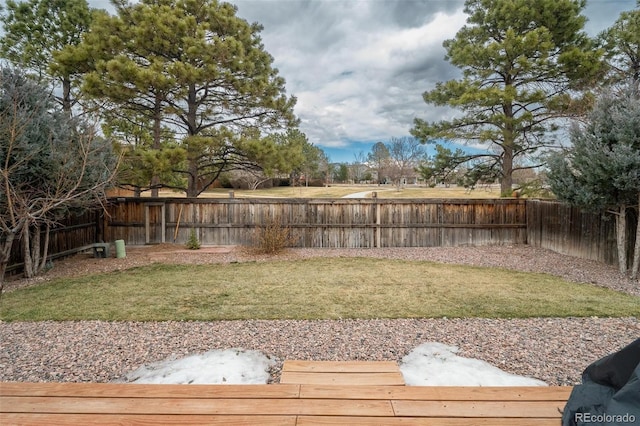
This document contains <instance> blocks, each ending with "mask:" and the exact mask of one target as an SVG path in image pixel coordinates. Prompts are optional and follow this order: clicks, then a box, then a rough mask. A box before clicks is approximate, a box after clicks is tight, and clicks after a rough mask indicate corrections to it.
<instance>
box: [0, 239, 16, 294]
mask: <svg viewBox="0 0 640 426" xmlns="http://www.w3.org/2000/svg"><path fill="white" fill-rule="evenodd" d="M4 237H5V240H4V242H3V243H2V246H1V247H0V295H2V288H3V283H4V274H5V272H7V266H9V256H10V255H11V247H13V240H14V238H15V234H13V233H12V232H9V233H6V234H5V235H4Z"/></svg>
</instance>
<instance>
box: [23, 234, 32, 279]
mask: <svg viewBox="0 0 640 426" xmlns="http://www.w3.org/2000/svg"><path fill="white" fill-rule="evenodd" d="M22 257H23V262H24V272H23V273H24V276H25V278H32V277H33V260H32V259H31V233H30V232H29V224H25V225H24V227H23V228H22Z"/></svg>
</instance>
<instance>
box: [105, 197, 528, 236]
mask: <svg viewBox="0 0 640 426" xmlns="http://www.w3.org/2000/svg"><path fill="white" fill-rule="evenodd" d="M119 200H120V201H118V200H114V201H113V202H112V203H110V205H109V209H108V210H109V214H108V219H107V220H106V223H105V236H106V238H107V239H108V240H114V239H123V240H125V242H126V243H127V244H136V245H137V244H153V243H162V242H174V241H175V242H179V243H184V242H185V241H187V239H188V238H189V235H190V233H191V232H192V230H195V232H196V233H197V236H198V239H199V240H200V242H201V243H202V244H215V245H235V244H241V245H248V244H251V243H252V242H253V241H254V238H255V233H256V229H258V228H260V227H262V226H264V225H265V224H266V223H268V222H269V221H274V220H275V221H278V222H279V223H281V224H282V226H285V227H289V228H290V229H291V232H292V233H293V235H294V236H295V238H296V241H297V246H299V247H331V248H339V247H344V248H373V247H435V246H460V245H487V244H525V243H526V242H527V235H526V228H527V226H526V208H525V201H524V200H514V199H496V200H465V199H460V200H441V199H420V200H415V199H414V200H386V199H385V200H379V199H342V198H341V199H185V198H168V199H145V198H127V199H119Z"/></svg>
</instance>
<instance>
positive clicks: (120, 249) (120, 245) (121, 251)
mask: <svg viewBox="0 0 640 426" xmlns="http://www.w3.org/2000/svg"><path fill="white" fill-rule="evenodd" d="M125 257H127V252H126V250H125V248H124V240H116V258H118V259H124V258H125Z"/></svg>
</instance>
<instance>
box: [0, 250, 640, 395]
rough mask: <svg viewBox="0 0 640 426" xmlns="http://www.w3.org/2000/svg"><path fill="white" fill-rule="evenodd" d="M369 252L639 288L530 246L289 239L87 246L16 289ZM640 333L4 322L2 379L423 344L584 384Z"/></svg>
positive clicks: (350, 354)
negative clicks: (94, 254) (195, 246)
mask: <svg viewBox="0 0 640 426" xmlns="http://www.w3.org/2000/svg"><path fill="white" fill-rule="evenodd" d="M312 256H325V257H327V256H333V257H346V256H370V257H379V258H398V259H405V260H430V261H437V262H446V263H457V264H470V265H478V266H491V267H502V268H508V269H514V270H522V271H534V272H545V273H550V274H554V275H559V276H562V277H564V278H566V279H568V280H571V281H576V282H585V283H592V284H595V285H599V286H604V287H609V288H612V289H615V290H618V291H624V292H627V293H630V294H633V295H636V296H638V295H640V290H639V285H638V282H637V281H635V282H634V281H631V280H628V279H626V278H625V277H622V276H620V275H619V274H617V272H616V271H615V268H613V267H610V266H607V265H603V264H600V263H598V262H591V261H585V260H580V259H575V258H572V257H568V256H562V255H559V254H556V253H553V252H550V251H547V250H542V249H536V248H533V247H529V246H492V247H482V248H476V247H455V248H454V247H451V248H442V247H439V248H418V249H413V248H410V249H404V248H403V249H347V250H345V249H292V250H288V251H287V252H285V253H283V254H281V255H278V256H276V257H265V256H260V255H256V254H254V253H252V252H251V251H247V250H244V249H241V248H232V247H226V248H209V249H205V250H200V251H196V252H189V251H186V250H177V249H176V247H175V246H170V245H163V246H154V247H152V248H149V247H128V248H127V258H126V259H93V258H91V257H89V256H87V255H78V256H75V257H73V258H70V259H66V260H63V261H59V262H56V264H55V266H54V268H53V269H52V270H51V271H49V273H47V274H46V275H45V276H43V277H40V278H38V279H35V280H10V281H8V282H7V283H5V289H8V290H9V291H11V290H14V289H16V288H21V287H25V286H31V285H38V284H42V283H46V282H47V281H49V280H51V279H54V278H58V277H64V276H76V275H83V274H88V273H96V272H107V271H111V270H121V269H127V268H131V267H135V266H141V265H144V264H149V263H152V262H172V263H188V264H199V263H226V262H243V261H269V260H273V259H282V260H285V259H302V258H308V257H312ZM639 336H640V321H639V320H638V318H595V317H594V318H533V319H513V320H510V319H446V318H445V319H397V320H338V321H328V320H327V321H288V320H287V321H285V320H278V321H217V322H154V323H141V322H103V321H78V322H73V321H69V322H37V323H28V322H14V323H6V322H0V381H32V382H110V381H117V380H121V379H122V378H123V377H124V375H125V374H126V373H128V372H130V371H132V370H135V369H136V368H138V367H140V366H141V365H144V364H149V363H153V362H158V361H163V360H165V359H167V358H171V357H173V358H179V357H182V356H185V355H188V354H194V353H202V352H206V351H208V350H212V349H226V348H244V349H254V350H259V351H261V352H263V353H264V354H266V355H267V356H269V357H271V358H273V359H275V360H276V361H277V362H276V367H274V369H273V371H272V372H271V373H272V374H271V377H272V378H271V381H273V382H277V381H278V379H279V373H280V369H281V366H282V361H284V360H285V359H308V360H393V361H401V360H402V357H403V356H405V355H406V354H408V353H409V352H410V351H411V350H412V349H413V348H415V347H416V346H418V345H420V344H421V343H425V342H433V341H437V342H441V343H445V344H449V345H454V346H457V347H459V348H460V351H459V352H458V355H460V356H464V357H471V358H478V359H482V360H485V361H487V362H489V363H491V364H493V365H495V366H497V367H499V368H501V369H503V370H505V371H508V372H511V373H514V374H519V375H524V376H529V377H534V378H537V379H540V380H543V381H545V382H547V383H548V384H550V385H573V384H577V383H579V382H580V376H581V373H582V371H583V370H584V368H585V367H586V366H587V365H588V364H590V363H591V362H593V361H595V360H596V359H598V358H600V357H602V356H604V355H606V354H608V353H611V352H613V351H615V350H617V349H619V348H621V347H623V346H625V345H627V344H628V343H630V342H631V341H633V340H634V339H637V338H638V337H639Z"/></svg>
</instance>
